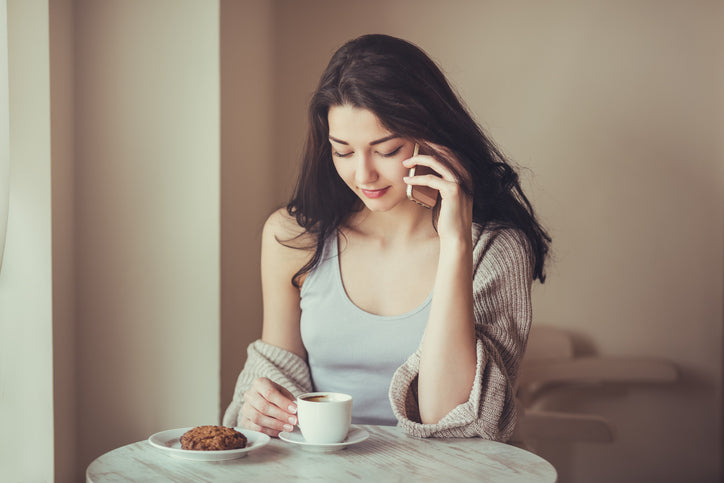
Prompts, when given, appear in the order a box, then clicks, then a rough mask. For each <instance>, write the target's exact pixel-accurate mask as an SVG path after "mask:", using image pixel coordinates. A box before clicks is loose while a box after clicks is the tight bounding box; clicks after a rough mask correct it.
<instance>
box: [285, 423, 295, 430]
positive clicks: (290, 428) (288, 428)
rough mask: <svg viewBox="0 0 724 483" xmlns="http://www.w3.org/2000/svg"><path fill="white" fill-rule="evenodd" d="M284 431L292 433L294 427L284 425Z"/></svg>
mask: <svg viewBox="0 0 724 483" xmlns="http://www.w3.org/2000/svg"><path fill="white" fill-rule="evenodd" d="M284 431H287V432H292V431H294V426H292V425H291V424H285V425H284Z"/></svg>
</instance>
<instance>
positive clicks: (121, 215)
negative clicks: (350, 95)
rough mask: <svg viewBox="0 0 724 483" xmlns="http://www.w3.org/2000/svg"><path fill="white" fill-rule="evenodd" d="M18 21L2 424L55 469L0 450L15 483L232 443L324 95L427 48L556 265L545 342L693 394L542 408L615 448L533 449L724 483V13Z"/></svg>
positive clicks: (125, 9)
mask: <svg viewBox="0 0 724 483" xmlns="http://www.w3.org/2000/svg"><path fill="white" fill-rule="evenodd" d="M5 1H6V0H1V1H0V10H2V6H4V3H5ZM8 3H9V5H8V16H9V19H10V29H9V37H10V39H9V49H10V114H11V117H10V121H11V122H10V126H11V127H10V136H11V151H10V154H11V199H10V220H9V223H10V224H9V233H8V240H7V247H6V257H5V261H4V265H3V267H2V272H0V334H1V336H0V362H1V364H0V384H1V385H2V388H3V392H2V394H1V398H0V405H1V406H0V409H1V410H0V418H2V420H1V425H2V427H3V428H4V430H5V431H7V428H10V429H14V428H19V427H20V425H22V427H24V428H26V427H28V425H30V427H31V428H32V429H33V430H34V431H38V432H40V433H44V434H52V432H53V430H55V440H56V445H55V448H54V445H53V440H52V438H48V440H44V441H43V442H42V443H41V444H40V446H38V444H37V443H36V444H35V445H34V447H33V451H32V452H28V451H24V450H19V448H22V447H23V446H22V445H18V444H16V443H17V440H14V441H13V444H12V445H10V444H9V441H8V440H7V439H4V440H3V442H1V443H0V445H2V446H0V458H1V460H0V467H2V468H3V471H4V474H3V476H8V475H9V476H10V477H11V480H12V479H13V477H14V476H17V478H14V479H24V480H30V481H51V480H52V479H53V478H54V477H55V479H56V480H57V481H67V480H70V479H73V480H80V479H81V477H80V475H82V472H83V470H84V468H85V466H86V465H87V464H88V463H89V462H90V460H91V459H92V458H94V457H95V456H97V455H99V454H101V453H103V452H104V451H106V450H108V449H110V448H113V447H116V446H120V445H122V444H126V443H129V442H132V441H137V440H140V439H144V438H145V437H147V436H148V435H149V434H150V433H152V432H155V431H157V430H161V429H166V428H170V427H180V426H185V425H195V424H202V423H206V422H209V423H212V422H217V421H218V418H219V409H220V408H221V409H223V408H224V407H225V406H226V404H228V401H229V399H230V398H231V391H232V388H233V384H234V379H235V377H236V374H237V373H238V370H239V369H240V368H241V365H242V364H243V360H244V357H245V352H244V351H245V347H246V345H247V343H248V342H249V341H251V340H253V339H254V338H256V337H258V336H259V335H260V333H261V324H260V319H261V300H260V289H259V284H258V281H259V280H258V277H259V274H258V255H259V235H260V229H261V223H262V222H263V220H264V218H265V216H266V215H267V214H268V213H269V211H270V210H271V209H272V208H273V207H274V206H275V204H278V203H280V202H282V201H284V200H285V199H286V197H287V196H288V194H289V191H290V189H291V187H292V185H293V182H294V175H295V173H296V170H297V161H298V158H299V153H300V149H301V144H302V142H303V138H304V131H305V122H306V112H305V111H306V103H307V101H308V98H309V95H310V93H311V91H312V90H313V88H314V86H315V84H316V82H317V79H318V77H319V74H320V72H321V70H322V69H323V67H324V65H325V64H326V62H327V60H328V58H329V55H330V54H331V53H332V52H333V50H334V49H335V48H336V47H338V46H339V45H340V44H341V43H343V42H344V41H345V40H347V39H349V38H351V37H353V36H355V35H358V34H362V33H367V32H385V33H391V34H394V35H400V36H403V37H406V38H408V39H410V40H412V41H415V42H416V43H418V44H419V45H421V46H422V47H423V48H425V49H426V50H427V51H428V52H429V53H430V54H431V55H432V56H433V57H434V58H436V59H437V60H438V61H439V62H440V63H441V64H442V66H443V67H444V69H445V70H446V72H447V73H448V75H449V77H450V79H451V80H452V81H453V82H454V84H455V85H456V86H457V88H458V89H459V91H460V92H461V93H462V94H463V96H464V97H465V98H466V100H467V102H468V104H469V106H470V108H471V110H472V111H473V112H474V113H475V114H476V115H477V116H478V117H479V119H480V120H481V122H482V123H483V124H484V126H485V127H486V128H487V129H488V131H489V132H490V133H491V134H492V136H493V137H494V138H495V139H496V140H497V141H498V142H499V144H500V145H501V146H502V148H503V149H504V150H505V151H506V152H507V153H509V154H510V155H511V156H512V157H513V158H514V159H515V160H516V161H518V162H519V163H520V164H522V165H524V166H526V167H528V168H530V170H529V171H524V172H523V176H524V181H525V183H526V186H527V187H528V192H529V195H530V196H531V198H532V199H533V201H534V203H535V205H536V207H537V208H538V210H539V212H540V214H541V216H542V218H543V220H544V221H545V223H546V224H547V226H548V227H549V228H550V231H551V233H552V234H553V236H554V250H555V254H554V260H553V261H552V263H551V265H550V270H549V281H548V282H547V283H546V284H545V285H543V286H537V287H536V290H535V293H534V296H535V300H534V302H535V318H536V322H537V323H544V322H545V323H553V324H555V325H558V326H561V327H564V328H567V329H570V330H571V331H573V332H574V333H575V334H576V335H577V337H578V340H579V343H580V349H581V351H587V352H598V353H602V354H612V355H616V354H622V355H629V354H631V355H646V356H656V357H666V358H668V359H670V360H672V361H673V362H675V363H676V364H677V365H678V366H679V367H680V369H681V382H680V383H678V384H676V385H674V386H671V387H637V388H630V389H626V388H613V389H605V390H603V389H590V390H585V391H576V392H568V393H565V394H564V395H563V396H561V397H559V398H556V399H553V400H551V401H550V404H551V405H553V406H555V407H564V408H569V409H571V410H576V411H581V412H595V413H599V414H602V415H604V416H606V417H607V418H609V419H610V420H611V421H612V422H613V423H614V424H615V425H616V426H617V433H616V442H615V443H614V444H611V445H593V444H580V445H573V446H562V445H551V444H548V445H544V446H543V447H541V452H542V454H543V456H546V457H548V458H549V459H551V461H552V462H553V463H554V464H556V466H557V467H558V469H559V472H560V474H561V476H562V478H561V481H564V482H565V481H587V482H588V481H591V482H595V481H651V480H658V481H687V480H698V481H717V480H718V479H719V477H720V476H721V473H722V470H721V452H722V394H721V392H722V377H723V375H722V342H723V338H722V323H723V316H722V293H723V292H724V288H723V287H722V283H723V282H724V280H723V279H724V261H723V259H722V257H723V256H724V253H722V249H723V247H724V239H723V237H724V233H723V231H724V230H722V221H723V220H724V162H723V158H724V143H722V141H721V136H720V135H719V133H720V132H721V130H722V127H724V93H723V92H722V89H721V88H720V86H721V85H722V81H723V80H724V65H723V61H722V59H724V56H722V55H721V53H722V52H721V47H720V46H721V45H724V38H722V33H721V32H722V31H724V29H722V28H721V27H722V26H721V25H720V24H721V22H722V20H721V19H722V18H724V11H722V4H721V3H717V2H706V1H698V2H687V3H684V2H679V3H666V4H662V3H660V2H653V1H636V2H629V3H625V4H624V3H616V4H615V5H613V4H600V3H599V2H573V1H562V0H561V1H558V2H554V3H547V4H545V5H542V4H540V3H539V2H532V1H531V2H526V3H524V4H520V3H516V4H515V6H509V5H508V3H506V2H497V1H496V2H467V1H463V0H457V1H451V2H437V1H433V0H426V1H412V0H397V1H394V2H386V1H380V0H374V1H369V2H347V3H345V4H344V8H341V7H340V3H339V2H336V1H332V0H325V1H314V0H307V1H305V2H295V1H289V0H275V1H273V2H266V1H263V0H254V1H248V2H235V1H232V0H222V1H221V2H220V5H219V2H194V1H184V2H177V1H172V0H153V1H140V0H135V1H122V0H113V1H104V2H96V1H92V0H75V1H73V0H49V1H48V2H46V1H39V2H26V1H23V0H11V1H10V2H8ZM49 11H50V18H49ZM0 19H1V18H0ZM48 26H50V28H49V29H48ZM51 39H52V42H51ZM49 44H50V45H51V46H52V47H51V48H50V49H49ZM0 60H1V59H0ZM0 68H1V67H0ZM0 75H2V71H0ZM49 94H50V95H49ZM51 114H52V116H51ZM0 115H1V113H0ZM0 127H1V125H0ZM218 374H220V378H219V377H218V376H217V375H218ZM31 382H32V383H31ZM54 418H55V420H54ZM99 428H102V430H99ZM67 435H71V436H70V437H68V436H67ZM61 441H62V443H63V445H62V446H61ZM54 460H55V462H54ZM54 466H55V468H54ZM6 468H10V470H6ZM69 475H71V476H69Z"/></svg>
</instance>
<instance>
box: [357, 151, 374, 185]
mask: <svg viewBox="0 0 724 483" xmlns="http://www.w3.org/2000/svg"><path fill="white" fill-rule="evenodd" d="M378 177H379V175H378V174H377V169H376V168H375V166H374V162H373V160H372V157H371V156H369V155H367V154H365V153H361V154H360V155H359V156H358V157H357V159H356V160H355V172H354V179H355V181H356V182H357V184H359V185H361V186H365V185H369V184H371V183H374V182H375V181H377V178H378Z"/></svg>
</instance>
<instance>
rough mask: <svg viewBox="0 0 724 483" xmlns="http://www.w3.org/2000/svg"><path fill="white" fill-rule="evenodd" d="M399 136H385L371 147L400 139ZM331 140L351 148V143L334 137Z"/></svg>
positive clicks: (375, 141)
mask: <svg viewBox="0 0 724 483" xmlns="http://www.w3.org/2000/svg"><path fill="white" fill-rule="evenodd" d="M399 137H400V136H398V135H397V134H390V135H389V136H385V137H383V138H380V139H376V140H374V141H372V142H371V143H370V146H374V145H375V144H380V143H384V142H385V141H389V140H390V139H395V138H399ZM329 139H331V140H332V141H334V142H335V143H339V144H344V145H345V146H349V143H348V142H347V141H342V140H341V139H337V138H334V137H332V136H329Z"/></svg>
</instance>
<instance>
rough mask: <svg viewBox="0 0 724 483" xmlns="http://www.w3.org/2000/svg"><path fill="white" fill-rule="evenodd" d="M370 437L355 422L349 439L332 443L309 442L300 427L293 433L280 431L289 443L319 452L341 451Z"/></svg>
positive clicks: (280, 436)
mask: <svg viewBox="0 0 724 483" xmlns="http://www.w3.org/2000/svg"><path fill="white" fill-rule="evenodd" d="M369 437H370V433H368V432H367V431H366V430H364V429H362V428H359V427H357V426H355V425H354V424H353V425H352V426H350V427H349V433H347V439H345V440H344V441H342V442H341V443H332V444H319V443H309V442H307V441H305V440H304V436H302V433H301V431H299V428H294V431H293V432H291V433H287V432H284V433H279V439H281V440H283V441H286V442H287V443H292V444H298V445H300V446H301V447H302V448H303V449H306V450H309V451H316V452H319V453H328V452H330V451H339V450H341V449H344V448H346V447H347V446H349V445H350V444H357V443H361V442H362V441H364V440H365V439H367V438H369Z"/></svg>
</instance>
